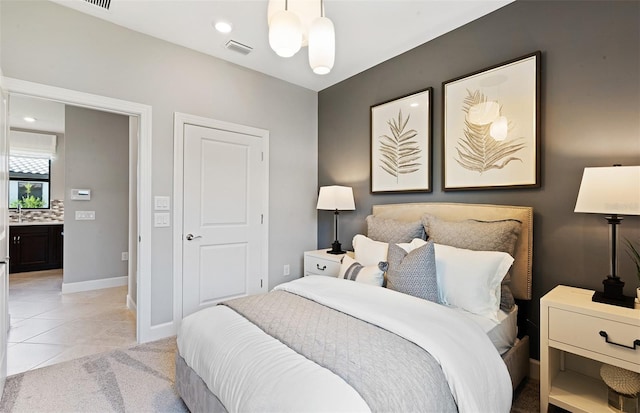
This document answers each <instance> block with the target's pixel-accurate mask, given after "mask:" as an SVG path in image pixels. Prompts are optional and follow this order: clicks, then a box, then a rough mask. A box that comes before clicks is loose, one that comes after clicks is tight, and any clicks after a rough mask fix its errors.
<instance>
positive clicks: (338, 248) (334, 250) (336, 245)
mask: <svg viewBox="0 0 640 413" xmlns="http://www.w3.org/2000/svg"><path fill="white" fill-rule="evenodd" d="M346 253H347V252H346V251H342V244H340V242H338V240H335V241H333V244H331V249H330V250H329V251H327V254H335V255H338V254H346Z"/></svg>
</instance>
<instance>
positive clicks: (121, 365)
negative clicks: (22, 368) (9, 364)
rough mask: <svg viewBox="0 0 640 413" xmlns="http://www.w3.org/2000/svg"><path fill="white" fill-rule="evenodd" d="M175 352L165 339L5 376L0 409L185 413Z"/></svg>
mask: <svg viewBox="0 0 640 413" xmlns="http://www.w3.org/2000/svg"><path fill="white" fill-rule="evenodd" d="M175 352H176V342H175V338H169V339H165V340H160V341H155V342H152V343H147V344H142V345H138V346H135V347H131V348H128V349H122V350H114V351H110V352H107V353H102V354H97V355H93V356H88V357H84V358H80V359H77V360H71V361H68V362H65V363H61V364H56V365H52V366H49V367H43V368H41V369H36V370H31V371H27V372H25V373H21V374H16V375H15V376H10V377H9V378H7V382H6V384H5V390H4V394H3V396H2V401H0V412H16V413H19V412H29V413H34V412H65V413H66V412H188V409H187V407H186V406H185V405H184V403H183V402H182V400H181V399H180V397H179V396H178V394H177V392H176V390H175V386H174V377H175V359H174V357H175Z"/></svg>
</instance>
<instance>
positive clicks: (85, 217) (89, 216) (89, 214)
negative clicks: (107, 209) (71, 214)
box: [76, 211, 96, 221]
mask: <svg viewBox="0 0 640 413" xmlns="http://www.w3.org/2000/svg"><path fill="white" fill-rule="evenodd" d="M95 219H96V211H76V221H93V220H95Z"/></svg>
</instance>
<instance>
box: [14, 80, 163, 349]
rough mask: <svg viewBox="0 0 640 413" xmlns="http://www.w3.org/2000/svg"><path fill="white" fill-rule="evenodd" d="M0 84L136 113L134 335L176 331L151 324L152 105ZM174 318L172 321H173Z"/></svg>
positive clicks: (150, 337) (153, 336)
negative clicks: (136, 175) (136, 220)
mask: <svg viewBox="0 0 640 413" xmlns="http://www.w3.org/2000/svg"><path fill="white" fill-rule="evenodd" d="M2 83H3V84H4V87H5V89H6V90H7V92H8V93H9V94H17V95H23V96H28V97H34V98H41V99H49V100H54V101H57V102H61V103H65V104H69V105H75V106H81V107H86V108H91V109H96V110H101V111H105V112H112V113H119V114H123V115H127V116H138V119H139V125H138V127H139V129H138V130H139V135H138V166H139V174H138V186H137V188H138V214H137V215H138V235H139V237H140V238H139V240H140V241H139V242H138V244H137V256H138V271H137V275H138V288H137V295H136V337H137V341H138V343H146V342H149V341H154V340H158V339H160V338H164V337H168V336H171V335H173V334H175V323H173V322H170V323H163V324H159V325H152V324H151V311H152V309H151V230H152V225H151V224H152V222H151V218H152V215H151V211H152V210H153V208H152V193H151V188H152V179H151V178H152V164H151V155H152V152H151V149H152V148H151V142H152V139H151V131H152V118H151V106H149V105H144V104H140V103H135V102H130V101H125V100H120V99H114V98H109V97H105V96H99V95H94V94H90V93H84V92H79V91H75V90H70V89H64V88H59V87H54V86H48V85H43V84H40V83H34V82H28V81H24V80H20V79H14V78H10V77H3V78H2ZM172 321H174V320H172Z"/></svg>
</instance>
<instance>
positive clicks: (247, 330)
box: [176, 203, 533, 412]
mask: <svg viewBox="0 0 640 413" xmlns="http://www.w3.org/2000/svg"><path fill="white" fill-rule="evenodd" d="M425 217H429V218H425ZM370 218H371V220H372V221H371V222H369V219H370ZM425 219H426V221H425ZM512 221H515V222H518V223H519V226H518V233H517V236H516V237H515V238H514V242H513V245H512V251H510V252H511V255H512V256H513V258H511V257H509V258H510V259H511V260H510V261H509V266H510V271H509V277H506V278H510V280H508V283H507V285H508V287H509V288H508V289H509V290H510V291H511V293H512V295H513V298H514V299H518V300H530V299H531V267H532V228H533V223H532V221H533V212H532V209H531V208H530V207H518V206H501V205H478V204H452V203H409V204H391V205H375V206H374V207H373V210H372V215H371V217H368V218H367V224H368V228H369V232H370V233H371V232H373V231H371V230H372V228H374V227H372V223H373V222H377V223H384V224H385V225H386V227H382V226H376V227H375V228H382V229H384V230H388V231H390V232H392V233H393V232H397V231H396V229H397V228H400V227H403V225H405V224H406V225H410V224H412V223H415V222H421V223H422V224H423V228H424V227H428V229H429V231H432V233H433V234H437V233H438V231H440V232H441V235H442V238H441V239H442V242H443V244H445V243H447V244H448V245H450V246H444V247H443V246H442V245H440V244H437V242H438V240H437V239H435V241H436V244H433V243H431V244H429V245H432V246H431V248H432V250H433V251H434V253H433V254H435V256H436V259H435V260H433V265H434V268H435V267H436V266H438V275H440V273H446V271H443V270H442V268H444V267H443V265H444V264H442V262H443V260H444V258H442V259H441V258H440V257H444V256H445V252H446V254H453V255H451V257H465V259H459V258H458V259H457V261H455V262H454V264H457V263H460V262H463V263H466V264H469V265H472V264H470V263H476V261H474V260H475V259H476V258H473V259H469V260H467V259H466V257H476V256H477V257H478V259H485V255H482V254H486V255H487V256H488V254H490V253H489V252H487V251H480V250H478V249H477V248H476V250H478V251H476V252H474V253H473V254H474V255H473V256H471V255H468V254H472V253H471V252H468V250H466V249H460V248H466V247H465V244H466V243H469V242H473V241H472V240H473V238H474V236H475V234H476V232H475V229H474V228H476V227H475V225H484V223H491V224H490V225H491V226H493V223H497V222H512ZM390 223H393V226H392V227H390V226H389V224H390ZM463 223H464V224H463ZM478 223H481V224H478ZM466 224H469V225H470V226H465V225H466ZM376 225H377V224H376ZM469 228H471V230H469ZM483 228H484V227H483ZM448 229H451V231H448ZM443 231H444V232H443ZM456 231H458V232H460V231H462V232H461V233H462V234H467V235H462V236H461V235H460V234H461V233H458V235H456V236H457V237H458V238H463V239H460V240H459V241H460V242H461V243H462V245H463V246H462V247H456V245H455V243H456V242H458V241H457V240H455V239H453V240H447V237H450V238H451V237H453V236H452V235H451V234H454V233H455V232H456ZM465 231H466V232H465ZM470 231H471V232H470ZM382 232H384V231H382ZM368 235H370V234H368ZM380 236H383V235H380ZM364 239H366V240H367V241H366V242H369V243H371V242H373V241H371V240H370V239H369V238H367V237H364ZM470 240H471V241H470ZM355 241H356V239H355V238H354V246H355ZM387 241H388V242H387V245H389V247H388V249H389V250H388V255H389V263H391V262H392V248H393V254H395V255H398V254H401V255H402V254H404V258H403V259H405V260H406V261H400V262H401V265H404V264H406V263H409V264H412V263H413V261H410V260H409V258H407V257H413V258H415V256H416V254H417V253H412V252H411V251H412V250H411V248H413V247H407V246H406V244H404V246H403V248H405V249H406V250H405V252H402V251H400V253H398V252H397V251H399V250H398V248H397V247H396V246H395V245H403V244H402V243H397V244H394V241H392V240H387ZM405 241H406V240H405ZM414 241H418V238H416V239H415V240H414ZM414 241H412V244H413V243H414ZM445 241H446V242H445ZM449 241H451V242H452V243H449ZM377 242H381V241H377ZM424 244H428V243H427V242H425V241H421V242H419V243H418V244H416V245H419V247H418V246H416V247H415V250H416V251H423V250H425V249H428V247H429V245H426V246H425V245H424ZM360 245H362V242H360ZM367 245H369V244H367ZM371 245H373V244H371ZM377 245H379V244H377ZM392 245H393V246H392ZM418 248H420V249H419V250H418ZM445 248H446V249H445ZM374 249H375V248H370V249H363V248H361V247H360V246H356V247H355V256H352V257H350V258H351V261H356V259H358V258H359V260H360V261H363V259H364V258H365V255H369V254H371V251H373V250H374ZM470 249H473V248H470ZM359 251H360V254H359ZM462 251H464V254H465V255H463V256H458V255H455V254H458V253H462ZM494 251H497V250H494ZM358 254H359V255H360V257H358ZM363 254H364V255H363ZM386 254H387V251H385V255H386ZM420 254H422V252H420ZM491 254H492V255H491V259H492V260H493V259H494V258H493V257H494V256H498V254H503V255H505V254H504V253H502V252H500V253H498V252H496V253H491ZM503 255H500V260H501V261H500V262H503V261H505V259H504V257H503ZM394 257H395V256H394ZM413 258H412V259H413ZM372 259H373V258H372ZM393 259H396V258H393ZM376 260H377V259H373V261H376ZM467 261H468V262H467ZM494 261H495V260H494ZM448 262H449V263H451V262H452V261H448ZM477 262H481V261H477ZM511 263H512V265H511ZM355 264H357V265H354V266H351V267H349V268H350V269H351V268H358V271H359V273H358V275H357V277H361V276H364V275H363V274H365V273H366V274H369V273H367V271H373V270H375V268H373V266H365V265H359V262H355ZM409 264H407V266H408V268H409V271H411V269H410V268H411V265H409ZM343 265H344V263H343ZM358 265H359V266H358ZM394 265H395V264H394ZM447 265H449V264H447ZM473 265H475V264H473ZM483 265H484V264H483ZM500 265H503V264H500ZM453 266H455V265H453ZM503 266H504V265H503ZM394 268H397V267H396V266H394ZM474 268H475V267H474ZM386 270H389V271H388V272H387V273H386V274H387V275H389V276H390V274H391V273H392V271H391V269H390V268H388V267H385V268H380V271H386ZM348 271H349V270H348V269H347V270H346V273H345V274H341V275H343V276H344V277H345V278H347V276H348V275H349V274H348ZM447 271H450V269H449V267H447ZM479 271H480V270H479ZM500 271H502V270H500ZM432 272H434V273H435V269H434V270H433V271H432ZM371 274H373V272H371ZM366 276H368V275H366ZM493 278H495V277H493ZM500 278H501V279H502V276H501V277H500ZM353 279H355V276H354V278H353ZM385 279H386V278H385ZM392 280H396V279H395V278H388V281H387V282H388V284H387V286H386V287H387V288H382V287H377V286H371V285H366V283H358V282H350V281H348V280H345V279H340V278H333V277H323V276H311V277H304V278H301V279H298V280H295V281H293V282H290V283H285V284H282V285H280V286H278V287H276V289H274V291H272V292H270V293H268V294H263V295H260V296H252V297H247V298H246V299H239V300H231V301H230V302H228V303H224V305H218V306H215V307H212V308H208V309H205V310H202V311H199V312H198V313H195V314H192V315H190V316H188V317H186V318H185V319H184V320H183V323H182V326H181V329H180V332H179V334H178V339H177V342H178V352H177V354H176V387H177V389H178V392H179V394H180V396H181V397H182V398H183V400H184V401H185V403H186V405H187V406H188V407H189V409H190V410H191V411H193V412H196V411H198V412H199V411H215V412H218V411H219V412H224V411H291V412H294V411H374V410H378V411H390V410H393V411H461V412H466V411H480V410H481V411H508V410H509V409H510V405H511V396H512V389H514V388H515V387H516V386H517V385H518V384H519V383H520V382H521V381H522V379H523V378H524V377H526V376H527V375H528V368H529V340H528V337H526V336H524V337H522V338H520V339H518V338H517V336H516V333H517V326H516V320H517V306H515V305H514V306H512V307H511V309H510V310H509V311H506V310H505V311H503V310H500V311H498V312H497V313H495V317H493V312H492V313H491V314H492V317H489V319H487V317H485V316H484V315H482V316H479V314H481V313H480V312H476V311H475V310H474V309H472V310H470V311H472V312H470V311H465V310H461V308H463V307H464V306H465V305H466V303H465V302H463V303H462V304H461V305H458V304H460V303H456V305H449V306H445V305H442V304H438V303H434V302H431V301H429V300H425V299H423V298H422V297H418V296H417V295H416V296H414V295H411V294H404V293H403V292H398V291H401V289H398V288H397V286H398V285H399V284H398V283H397V282H395V281H394V282H393V285H389V282H391V281H392ZM403 280H406V279H403ZM438 282H439V283H440V286H441V287H442V289H443V290H444V289H445V286H448V288H449V290H448V291H449V292H453V291H455V293H452V294H453V295H451V296H445V297H443V296H439V297H438V300H445V301H446V299H449V300H450V301H449V302H448V304H451V302H452V301H451V300H456V299H460V298H459V297H464V294H463V293H464V290H465V288H467V287H466V284H465V288H458V287H455V286H452V285H453V284H451V283H452V282H457V283H458V286H459V285H460V280H459V279H455V278H448V279H446V280H444V281H443V280H442V279H439V280H438ZM470 284H471V285H472V286H473V285H474V284H473V282H472V283H470ZM494 284H495V283H494ZM494 284H492V286H491V287H489V289H490V290H492V291H493V289H495V288H497V289H498V290H500V293H501V294H502V297H499V298H498V299H499V300H500V299H502V298H504V297H505V296H506V295H505V292H504V288H505V281H503V283H502V284H500V281H498V286H497V287H496V286H495V285H494ZM409 287H410V288H411V287H412V286H411V285H409ZM454 287H455V289H454ZM394 288H395V289H396V291H393V289H394ZM482 288H484V287H482ZM457 290H461V291H457ZM483 291H484V290H483ZM428 293H429V294H433V291H431V292H428ZM438 293H439V294H445V295H446V292H444V293H443V292H442V291H439V292H438ZM479 295H482V296H484V294H479ZM493 295H495V294H493ZM493 295H491V294H490V296H491V298H492V299H493ZM469 300H470V301H474V300H476V299H475V298H470V299H469ZM432 301H437V300H432ZM474 304H475V303H474ZM500 304H501V305H502V304H503V303H502V302H501V303H500ZM492 305H493V304H492ZM453 307H459V308H453ZM483 308H484V307H483ZM470 349H473V350H472V351H470Z"/></svg>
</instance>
